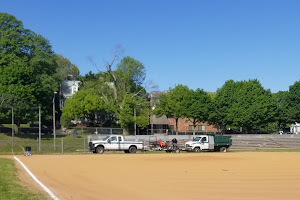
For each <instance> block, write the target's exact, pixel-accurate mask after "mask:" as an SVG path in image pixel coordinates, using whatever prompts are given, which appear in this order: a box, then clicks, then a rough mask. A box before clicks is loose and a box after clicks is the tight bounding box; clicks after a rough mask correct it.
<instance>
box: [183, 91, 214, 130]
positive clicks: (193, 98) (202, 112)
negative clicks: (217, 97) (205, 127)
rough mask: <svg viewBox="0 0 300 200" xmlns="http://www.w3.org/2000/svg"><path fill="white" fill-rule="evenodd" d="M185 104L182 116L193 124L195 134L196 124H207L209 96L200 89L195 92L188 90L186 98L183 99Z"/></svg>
mask: <svg viewBox="0 0 300 200" xmlns="http://www.w3.org/2000/svg"><path fill="white" fill-rule="evenodd" d="M185 102H186V104H185V105H183V106H184V107H185V111H186V112H185V114H184V116H185V117H186V118H188V119H189V121H191V122H192V123H193V126H194V129H193V132H194V134H195V131H196V123H198V122H207V121H208V118H209V113H210V104H211V98H210V96H209V95H208V94H207V93H206V92H205V91H203V90H202V89H197V90H196V91H193V90H190V91H189V95H188V97H187V98H186V99H185Z"/></svg>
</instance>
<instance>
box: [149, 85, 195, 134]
mask: <svg viewBox="0 0 300 200" xmlns="http://www.w3.org/2000/svg"><path fill="white" fill-rule="evenodd" d="M190 94H191V93H190V90H189V88H188V87H187V86H183V85H177V86H176V87H175V88H174V89H171V90H170V91H169V92H168V93H166V94H162V95H159V96H158V101H157V102H156V104H155V111H154V112H155V114H156V115H157V116H162V115H166V116H167V117H174V118H175V126H176V134H178V119H179V118H183V117H186V115H187V110H186V105H188V101H189V99H191V95H190Z"/></svg>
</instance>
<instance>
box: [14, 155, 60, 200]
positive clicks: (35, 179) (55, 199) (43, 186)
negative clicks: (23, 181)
mask: <svg viewBox="0 0 300 200" xmlns="http://www.w3.org/2000/svg"><path fill="white" fill-rule="evenodd" d="M14 158H15V159H16V160H17V161H18V162H19V163H20V164H21V165H22V167H23V168H24V169H25V170H26V172H27V173H28V174H29V175H30V176H31V177H32V178H33V180H34V181H35V182H37V183H38V184H39V185H40V186H41V187H42V188H43V189H44V190H45V191H46V192H47V193H48V194H49V195H50V197H51V198H52V199H54V200H59V199H58V198H57V197H56V196H55V195H54V194H53V193H52V192H51V190H49V189H48V188H47V187H46V186H45V185H44V184H43V183H42V182H41V181H39V180H38V179H37V178H36V177H35V175H34V174H33V173H31V171H30V170H29V169H28V168H27V167H26V166H25V165H24V164H23V163H22V162H21V161H20V160H19V159H18V158H17V157H16V156H14Z"/></svg>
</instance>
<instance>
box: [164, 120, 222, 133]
mask: <svg viewBox="0 0 300 200" xmlns="http://www.w3.org/2000/svg"><path fill="white" fill-rule="evenodd" d="M168 121H169V129H171V130H174V131H176V122H175V118H168ZM177 126H178V132H193V131H194V125H193V123H192V122H191V121H189V120H188V119H178V125H177ZM195 132H220V129H218V128H216V127H215V126H213V125H208V124H207V123H203V122H200V123H196V130H195Z"/></svg>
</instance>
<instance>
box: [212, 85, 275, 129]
mask: <svg viewBox="0 0 300 200" xmlns="http://www.w3.org/2000/svg"><path fill="white" fill-rule="evenodd" d="M275 114H276V103H275V101H274V99H273V98H272V94H271V92H270V90H265V89H264V88H263V87H262V86H261V84H260V83H259V81H258V80H249V81H240V82H234V81H232V80H229V81H226V83H225V84H224V85H223V87H222V88H221V89H219V90H218V91H217V95H216V99H215V101H214V114H212V115H211V120H212V121H214V122H215V123H216V124H219V125H221V126H223V127H226V126H230V127H233V128H240V127H242V128H243V130H244V131H246V132H253V131H255V130H257V129H262V128H265V127H267V126H268V123H271V122H274V121H275Z"/></svg>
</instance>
